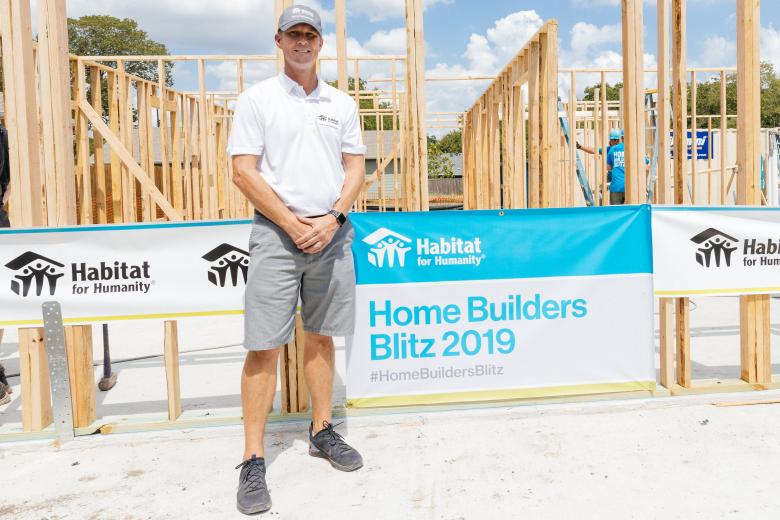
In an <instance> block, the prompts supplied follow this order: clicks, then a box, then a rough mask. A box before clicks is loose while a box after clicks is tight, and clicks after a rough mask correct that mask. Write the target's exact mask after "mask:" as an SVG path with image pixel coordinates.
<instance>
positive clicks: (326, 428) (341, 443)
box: [317, 421, 350, 452]
mask: <svg viewBox="0 0 780 520" xmlns="http://www.w3.org/2000/svg"><path fill="white" fill-rule="evenodd" d="M342 424H344V423H343V422H340V423H338V424H336V425H333V424H331V423H329V422H328V421H322V426H323V429H322V430H321V431H320V433H322V432H325V433H326V434H327V435H328V436H329V437H330V439H328V444H330V445H331V446H333V447H335V446H338V448H339V451H340V452H344V451H346V450H348V449H350V446H349V444H347V443H346V441H345V440H344V437H342V436H341V435H340V434H339V433H337V432H336V430H334V429H333V428H335V427H336V426H341V425H342ZM317 435H319V433H318V434H317Z"/></svg>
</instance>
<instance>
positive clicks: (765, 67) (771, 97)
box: [688, 62, 780, 128]
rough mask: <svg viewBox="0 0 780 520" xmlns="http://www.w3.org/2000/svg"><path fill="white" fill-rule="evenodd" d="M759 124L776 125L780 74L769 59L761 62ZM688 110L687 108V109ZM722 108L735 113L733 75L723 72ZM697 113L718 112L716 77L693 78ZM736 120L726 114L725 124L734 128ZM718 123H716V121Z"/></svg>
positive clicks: (779, 116)
mask: <svg viewBox="0 0 780 520" xmlns="http://www.w3.org/2000/svg"><path fill="white" fill-rule="evenodd" d="M760 74H761V126H762V127H764V128H772V127H778V126H780V77H778V75H777V73H776V72H775V70H774V67H773V66H772V64H771V63H769V62H762V63H761V73H760ZM688 106H689V107H690V106H691V86H690V85H688ZM689 112H690V109H689ZM726 112H727V113H728V114H732V115H733V114H736V113H737V75H736V74H735V73H731V74H727V75H726ZM696 113H697V115H719V114H720V77H714V78H710V79H709V80H707V81H701V82H698V81H697V82H696ZM698 123H699V128H701V127H702V126H706V120H704V121H698ZM736 123H737V122H736V120H735V119H734V118H729V128H736ZM718 126H720V125H718Z"/></svg>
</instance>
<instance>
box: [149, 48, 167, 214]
mask: <svg viewBox="0 0 780 520" xmlns="http://www.w3.org/2000/svg"><path fill="white" fill-rule="evenodd" d="M165 84H166V74H165V61H164V60H157V96H158V97H159V101H160V108H159V109H158V110H159V112H158V113H159V119H160V152H161V153H160V155H161V160H162V192H163V195H165V198H167V199H168V200H171V185H170V175H171V169H170V159H169V157H170V145H169V143H168V141H169V136H168V128H169V126H170V125H169V124H168V114H167V112H168V110H167V109H166V102H167V101H168V94H167V92H168V90H167V88H166V86H165ZM152 158H154V150H152ZM152 164H154V160H152ZM155 217H156V216H155Z"/></svg>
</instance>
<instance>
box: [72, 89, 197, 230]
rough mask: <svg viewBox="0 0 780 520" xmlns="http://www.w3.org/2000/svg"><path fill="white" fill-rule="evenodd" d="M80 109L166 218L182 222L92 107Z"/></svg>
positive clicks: (82, 104)
mask: <svg viewBox="0 0 780 520" xmlns="http://www.w3.org/2000/svg"><path fill="white" fill-rule="evenodd" d="M79 108H81V110H83V111H84V113H85V114H86V116H87V118H88V119H89V121H90V122H91V123H92V125H93V126H94V127H95V128H97V130H98V132H101V133H102V134H103V135H104V136H105V138H106V142H107V143H108V144H109V146H111V148H113V149H115V150H116V151H117V153H118V154H119V158H120V159H121V160H122V163H123V164H124V165H125V166H127V167H128V169H129V171H130V173H131V174H132V175H133V176H134V177H135V178H136V179H137V180H138V182H140V183H141V186H142V187H143V189H144V190H146V192H147V193H149V194H150V196H151V197H152V200H154V201H155V202H156V203H157V205H158V206H160V208H161V209H162V210H163V213H165V216H167V217H168V218H169V219H170V220H181V219H182V217H181V215H180V214H179V212H178V211H176V210H175V209H174V208H173V206H171V204H170V203H169V202H168V201H167V200H166V199H165V197H164V196H163V194H162V193H160V191H159V190H158V189H157V187H156V186H155V184H154V182H153V181H152V179H150V178H149V176H148V175H146V172H145V171H144V170H143V169H142V168H141V167H140V166H139V165H138V163H136V162H135V159H133V155H132V154H131V153H130V152H129V151H128V150H127V148H125V147H124V145H123V144H122V143H121V142H120V141H119V139H118V138H117V137H116V136H114V135H113V134H111V133H110V131H109V130H108V127H107V126H106V124H105V123H104V122H103V120H102V119H101V118H100V117H99V116H98V115H97V112H95V110H94V109H93V108H92V106H91V105H89V103H86V102H85V101H83V100H82V101H81V102H80V103H79Z"/></svg>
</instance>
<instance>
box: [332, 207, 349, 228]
mask: <svg viewBox="0 0 780 520" xmlns="http://www.w3.org/2000/svg"><path fill="white" fill-rule="evenodd" d="M328 214H329V215H333V216H334V217H335V219H336V222H338V223H339V227H341V226H343V225H344V222H346V221H347V216H346V215H344V214H343V213H342V212H340V211H339V210H337V209H332V210H330V211H328Z"/></svg>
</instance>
